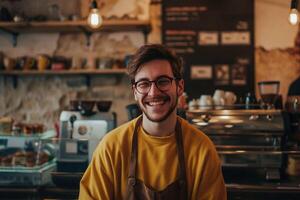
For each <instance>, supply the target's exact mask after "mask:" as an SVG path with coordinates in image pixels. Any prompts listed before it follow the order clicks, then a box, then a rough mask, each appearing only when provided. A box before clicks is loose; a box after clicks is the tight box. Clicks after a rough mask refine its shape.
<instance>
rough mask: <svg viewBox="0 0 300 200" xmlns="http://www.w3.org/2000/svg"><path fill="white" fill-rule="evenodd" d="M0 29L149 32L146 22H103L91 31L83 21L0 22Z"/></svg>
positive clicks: (22, 31)
mask: <svg viewBox="0 0 300 200" xmlns="http://www.w3.org/2000/svg"><path fill="white" fill-rule="evenodd" d="M0 28H1V29H2V30H4V31H8V32H12V33H26V32H27V33H28V32H29V33H32V32H46V33H49V32H80V31H83V30H85V31H89V32H99V31H141V30H142V31H145V32H149V31H150V23H149V21H147V20H144V21H141V20H104V21H103V25H102V26H100V27H99V28H98V29H92V28H90V27H89V26H88V24H87V22H86V21H85V20H80V21H44V22H0Z"/></svg>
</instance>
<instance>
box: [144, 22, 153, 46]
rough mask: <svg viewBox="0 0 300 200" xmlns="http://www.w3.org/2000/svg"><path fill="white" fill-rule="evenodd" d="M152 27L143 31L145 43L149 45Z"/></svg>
mask: <svg viewBox="0 0 300 200" xmlns="http://www.w3.org/2000/svg"><path fill="white" fill-rule="evenodd" d="M150 30H151V28H150V26H149V27H146V28H144V29H143V35H144V43H145V44H147V43H148V34H149V33H150Z"/></svg>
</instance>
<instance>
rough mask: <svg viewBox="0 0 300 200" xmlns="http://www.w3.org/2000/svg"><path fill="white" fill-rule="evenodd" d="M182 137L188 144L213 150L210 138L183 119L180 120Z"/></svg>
mask: <svg viewBox="0 0 300 200" xmlns="http://www.w3.org/2000/svg"><path fill="white" fill-rule="evenodd" d="M181 123H182V131H183V137H184V139H185V140H187V142H188V143H190V144H193V145H197V146H199V147H200V148H208V149H210V148H214V144H213V143H212V141H211V140H210V138H209V137H208V136H207V135H206V134H205V133H204V132H202V131H201V130H199V129H197V128H196V127H195V126H193V125H192V124H190V123H189V122H188V121H186V120H185V119H181Z"/></svg>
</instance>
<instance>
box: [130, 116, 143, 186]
mask: <svg viewBox="0 0 300 200" xmlns="http://www.w3.org/2000/svg"><path fill="white" fill-rule="evenodd" d="M141 123H142V117H140V118H139V119H138V120H137V122H136V125H135V127H134V132H133V136H132V145H131V155H130V164H129V176H128V180H129V181H130V182H131V184H135V179H136V177H135V176H136V168H137V157H138V145H137V142H138V141H137V139H138V137H137V134H138V129H139V127H140V125H141Z"/></svg>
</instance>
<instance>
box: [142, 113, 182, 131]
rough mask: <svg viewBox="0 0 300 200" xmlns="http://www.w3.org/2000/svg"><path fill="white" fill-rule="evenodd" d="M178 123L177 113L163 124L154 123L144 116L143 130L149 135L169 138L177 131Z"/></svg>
mask: <svg viewBox="0 0 300 200" xmlns="http://www.w3.org/2000/svg"><path fill="white" fill-rule="evenodd" d="M176 121H177V115H176V111H174V112H173V113H172V114H171V115H170V116H169V117H168V118H167V119H165V120H164V121H162V122H152V121H150V120H149V119H148V118H147V117H146V116H145V115H143V128H144V130H145V131H146V132H147V133H148V134H149V135H153V136H168V135H170V134H172V133H173V132H174V131H175V126H176Z"/></svg>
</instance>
